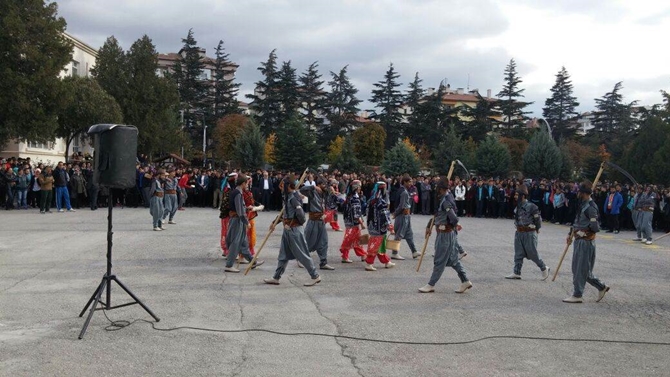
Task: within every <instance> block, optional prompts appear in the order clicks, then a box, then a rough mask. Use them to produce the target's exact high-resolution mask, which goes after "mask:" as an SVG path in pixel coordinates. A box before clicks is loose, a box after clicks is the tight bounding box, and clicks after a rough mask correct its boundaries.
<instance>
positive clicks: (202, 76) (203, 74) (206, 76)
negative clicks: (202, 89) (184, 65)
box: [199, 69, 210, 80]
mask: <svg viewBox="0 0 670 377" xmlns="http://www.w3.org/2000/svg"><path fill="white" fill-rule="evenodd" d="M199 79H200V80H209V79H210V70H209V69H203V70H202V71H200V77H199Z"/></svg>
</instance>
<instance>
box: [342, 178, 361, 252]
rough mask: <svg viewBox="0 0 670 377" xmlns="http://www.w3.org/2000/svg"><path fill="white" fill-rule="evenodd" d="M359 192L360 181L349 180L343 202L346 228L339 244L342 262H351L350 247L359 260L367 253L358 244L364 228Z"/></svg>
mask: <svg viewBox="0 0 670 377" xmlns="http://www.w3.org/2000/svg"><path fill="white" fill-rule="evenodd" d="M360 194H361V181H359V180H355V181H353V182H351V186H349V195H348V196H347V201H346V202H345V204H344V208H345V210H344V226H345V228H346V230H345V232H344V240H342V246H340V253H341V254H342V263H353V261H352V260H351V259H349V250H350V249H352V248H353V249H354V252H355V253H356V255H357V256H359V257H361V260H365V257H366V256H367V253H366V252H365V250H363V248H362V247H361V245H360V244H359V240H360V238H361V229H365V223H364V221H363V213H362V209H361V198H360Z"/></svg>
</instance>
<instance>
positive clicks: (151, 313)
mask: <svg viewBox="0 0 670 377" xmlns="http://www.w3.org/2000/svg"><path fill="white" fill-rule="evenodd" d="M112 279H113V280H114V281H115V282H116V283H117V284H118V285H119V286H120V287H121V288H123V290H124V291H126V293H127V294H128V295H129V296H130V297H132V298H133V300H135V301H136V302H137V303H138V304H140V306H141V307H142V308H143V309H144V310H146V312H147V313H149V315H150V316H152V317H154V319H155V320H156V322H160V319H159V318H158V317H156V315H155V314H154V313H153V312H152V311H151V309H149V308H148V307H147V306H146V305H144V303H143V302H142V301H140V299H139V298H137V296H135V295H134V294H133V292H131V291H130V289H128V287H126V286H125V285H123V283H122V282H121V280H119V279H118V278H117V277H116V276H112Z"/></svg>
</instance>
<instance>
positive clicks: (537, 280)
mask: <svg viewBox="0 0 670 377" xmlns="http://www.w3.org/2000/svg"><path fill="white" fill-rule="evenodd" d="M274 216H275V214H274V213H262V214H261V215H260V217H259V218H258V219H257V223H258V224H257V225H258V244H260V242H261V241H262V239H263V237H264V236H265V235H266V234H267V227H268V225H269V223H270V222H271V221H272V219H273V218H274ZM175 220H176V221H177V222H178V224H177V225H165V227H166V230H165V231H163V232H154V231H152V228H151V218H150V215H149V213H148V210H145V209H129V208H126V209H115V210H114V232H115V233H114V249H113V250H114V252H113V260H114V273H116V274H117V276H118V277H119V278H120V279H121V280H122V281H123V283H125V284H126V285H127V286H128V287H129V288H130V289H131V290H132V291H133V292H134V293H135V294H136V295H137V296H139V298H140V299H142V300H143V301H144V303H146V304H147V305H148V306H149V307H150V308H151V309H152V310H153V311H154V312H155V313H156V314H157V315H158V316H159V317H160V319H161V320H160V322H159V323H156V324H155V327H156V328H159V329H170V328H176V327H199V328H207V329H212V330H244V329H267V330H273V331H279V332H286V333H298V332H299V333H317V334H328V335H341V336H348V337H358V338H366V339H373V340H383V341H397V342H410V343H417V342H418V343H444V344H440V345H425V344H400V343H384V342H377V341H364V340H354V339H347V338H338V337H331V336H314V335H297V336H290V335H278V334H272V333H265V332H238V333H226V332H213V331H202V330H194V329H178V330H174V331H156V330H154V329H152V326H151V324H149V323H147V322H144V321H141V320H148V321H151V317H150V316H149V315H148V314H147V313H146V312H144V311H143V310H142V308H141V307H139V306H137V305H133V306H128V307H124V308H119V309H115V310H111V311H107V312H105V313H103V312H102V311H98V312H96V313H95V315H94V317H93V320H92V322H91V325H90V327H89V329H88V332H87V333H86V336H85V337H84V339H83V340H78V339H77V336H78V334H79V331H80V330H81V327H82V325H83V323H84V319H83V318H79V317H78V314H79V312H80V311H81V309H82V308H83V307H84V305H85V304H86V301H87V300H88V299H89V297H90V296H91V294H92V293H93V291H94V290H95V288H96V287H97V285H98V283H99V282H100V279H101V278H102V275H103V274H104V272H105V268H106V267H105V266H106V260H105V253H106V231H107V225H106V224H107V218H106V210H98V211H96V212H91V211H89V210H81V211H78V212H77V213H62V214H59V213H56V214H51V215H39V214H38V213H36V211H10V212H5V211H2V212H1V213H0V224H2V226H1V227H0V375H2V376H147V375H162V376H201V375H203V376H206V375H219V376H287V375H290V376H356V375H361V376H448V375H458V376H668V375H670V369H669V367H670V358H669V357H668V355H670V346H668V345H651V344H631V343H603V342H597V341H594V340H611V341H634V342H664V343H670V286H669V285H668V281H669V280H670V279H669V278H670V270H669V268H670V237H668V238H666V239H664V240H661V241H659V242H658V243H657V244H655V245H652V246H645V245H641V244H639V243H637V242H632V241H630V239H631V238H633V236H634V234H633V233H632V232H622V233H621V234H618V235H613V234H603V233H600V234H599V236H598V240H597V262H596V266H595V274H596V275H597V276H598V277H599V278H601V279H602V280H603V281H604V282H605V283H606V284H608V285H609V286H611V288H612V289H611V291H610V292H609V293H608V294H607V296H606V297H605V298H604V299H603V301H602V302H600V303H595V299H596V296H597V291H596V290H595V289H594V288H593V287H590V286H587V288H586V291H585V295H584V299H585V302H584V303H583V304H565V303H562V302H561V300H562V299H563V298H565V297H567V296H569V295H570V293H571V291H572V275H571V272H570V263H571V255H572V251H570V253H569V254H568V256H567V258H566V260H565V262H564V264H563V267H562V269H561V272H560V274H559V277H558V279H557V281H556V282H551V281H541V273H540V271H539V269H538V268H537V267H536V266H535V265H534V264H533V263H532V262H530V261H526V263H525V264H524V268H523V272H522V276H523V280H520V281H511V280H505V279H504V278H503V277H504V276H505V275H507V274H509V273H511V271H512V265H513V237H514V228H513V226H512V221H511V220H493V219H471V218H463V219H461V224H462V225H463V228H464V229H463V231H462V232H461V233H460V235H459V239H460V242H461V244H462V245H463V246H464V248H465V249H466V250H467V252H468V253H469V255H468V256H467V257H466V258H465V259H464V260H463V263H464V265H465V268H466V270H467V273H468V277H469V278H470V280H471V281H472V282H473V284H474V287H473V288H472V289H471V290H469V291H467V292H466V293H465V294H462V295H459V294H457V293H454V289H456V288H457V287H458V285H459V283H460V282H459V280H458V278H457V276H456V273H455V272H454V271H453V270H451V269H448V270H447V271H445V274H444V275H443V277H442V280H440V282H439V283H438V285H437V286H436V292H435V293H431V294H420V293H418V291H417V289H418V288H419V287H421V286H423V285H424V284H426V283H427V282H428V278H429V276H430V273H431V270H432V258H430V253H431V252H432V247H433V242H432V241H433V240H434V239H433V240H431V242H430V244H429V247H428V252H427V258H426V259H425V260H424V264H423V266H422V270H421V272H420V273H417V272H416V265H417V261H416V260H412V259H411V257H410V255H409V251H408V248H407V245H406V244H405V243H403V246H402V248H403V250H402V251H401V254H402V255H404V256H405V257H408V260H405V261H399V262H398V264H397V266H396V268H393V269H383V268H379V270H378V271H376V272H366V271H364V263H362V262H360V261H358V260H356V262H355V263H353V264H341V263H340V255H339V251H338V250H339V246H340V243H341V241H342V236H343V233H338V232H333V231H332V230H330V227H328V229H329V232H328V236H329V245H330V247H329V261H330V263H331V264H332V265H333V266H334V267H335V268H336V270H335V271H320V273H321V276H322V278H323V282H322V283H320V284H318V285H317V286H315V287H303V286H302V283H304V282H306V281H307V280H309V276H308V274H307V272H306V271H305V270H303V269H299V268H298V267H297V266H296V264H295V262H292V263H291V264H290V265H289V267H288V269H287V271H286V274H285V275H284V277H283V278H282V280H281V285H279V286H269V285H265V284H263V283H262V279H263V278H267V277H271V276H272V274H273V271H274V269H275V267H276V257H277V253H278V247H279V241H280V238H281V231H280V230H278V231H277V232H275V233H274V234H273V235H272V236H271V237H270V239H269V241H268V244H267V246H266V248H265V249H264V250H263V251H262V254H261V255H262V257H261V259H264V260H265V261H266V263H265V265H263V266H261V267H259V268H258V269H257V270H253V271H252V272H251V273H250V274H249V275H247V276H243V275H242V274H230V273H228V274H226V273H224V272H223V267H224V260H223V259H222V257H221V250H220V247H219V232H220V223H219V219H218V211H214V210H211V209H188V210H187V211H184V212H179V213H178V215H177V217H176V219H175ZM341 221H342V220H341V219H340V222H341ZM427 221H428V217H426V216H414V217H413V218H412V222H413V228H414V236H415V239H416V240H417V247H419V248H420V247H421V245H422V241H423V232H424V231H423V229H424V227H425V224H426V223H427ZM567 232H568V228H567V227H564V226H558V225H553V224H548V223H545V226H544V227H543V228H542V230H541V232H540V236H539V237H540V241H539V242H540V244H539V251H540V255H541V257H542V258H543V259H544V261H545V262H546V263H547V265H549V266H550V267H551V268H552V269H554V268H555V267H556V264H557V263H558V259H559V257H560V254H561V252H562V250H563V248H564V246H565V237H566V235H567ZM433 234H434V233H433ZM433 237H434V236H433ZM377 266H378V267H380V266H379V264H377ZM129 300H130V298H129V297H128V296H127V295H126V294H125V293H124V292H123V291H122V290H121V289H120V288H118V287H117V286H114V287H113V289H112V304H113V305H116V304H122V303H124V302H128V301H129ZM105 314H106V315H107V316H108V317H109V318H110V319H111V320H113V321H120V320H126V321H130V322H132V324H131V325H130V326H127V327H124V328H120V329H119V328H117V329H116V330H117V331H106V328H107V330H113V328H108V326H109V324H110V323H109V321H108V320H107V319H106V318H105ZM136 320H140V321H137V322H133V321H136ZM504 336H513V337H533V338H537V339H522V338H488V337H504ZM540 338H549V339H573V340H575V339H581V340H582V341H567V340H547V339H540ZM479 339H481V340H479ZM477 340H479V341H477ZM467 341H475V342H473V343H466V344H463V343H461V342H467Z"/></svg>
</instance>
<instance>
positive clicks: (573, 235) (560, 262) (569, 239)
mask: <svg viewBox="0 0 670 377" xmlns="http://www.w3.org/2000/svg"><path fill="white" fill-rule="evenodd" d="M574 237H575V231H574V230H573V231H572V232H570V237H569V238H568V244H567V245H565V250H563V254H561V259H560V260H559V261H558V266H556V271H554V277H553V278H552V279H551V281H556V276H558V270H560V269H561V265H562V264H563V259H565V255H566V254H567V253H568V249H570V245H572V239H573V238H574Z"/></svg>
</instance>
